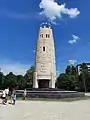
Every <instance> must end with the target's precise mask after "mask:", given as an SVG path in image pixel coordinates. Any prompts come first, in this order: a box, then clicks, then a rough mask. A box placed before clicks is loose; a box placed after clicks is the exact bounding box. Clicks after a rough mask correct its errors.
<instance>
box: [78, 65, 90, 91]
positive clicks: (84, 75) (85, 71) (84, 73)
mask: <svg viewBox="0 0 90 120" xmlns="http://www.w3.org/2000/svg"><path fill="white" fill-rule="evenodd" d="M88 76H89V73H88V67H87V64H86V63H82V64H81V75H80V77H81V79H82V82H83V85H84V90H85V92H86V91H87V84H86V83H87V77H88Z"/></svg>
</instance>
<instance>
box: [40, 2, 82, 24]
mask: <svg viewBox="0 0 90 120" xmlns="http://www.w3.org/2000/svg"><path fill="white" fill-rule="evenodd" d="M39 7H40V9H41V10H42V11H41V12H40V15H44V16H45V17H47V18H48V19H49V20H51V21H52V22H53V21H54V20H56V19H57V18H59V19H60V18H62V14H66V15H69V17H70V18H75V17H76V16H78V15H79V14H80V11H79V10H78V9H77V8H70V9H68V8H66V4H61V5H59V4H58V3H57V2H56V1H55V0H41V2H40V4H39Z"/></svg>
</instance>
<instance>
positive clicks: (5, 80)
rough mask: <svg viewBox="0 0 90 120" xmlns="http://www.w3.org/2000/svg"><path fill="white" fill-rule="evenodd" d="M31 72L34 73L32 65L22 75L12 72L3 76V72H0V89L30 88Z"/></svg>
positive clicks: (31, 81) (31, 82)
mask: <svg viewBox="0 0 90 120" xmlns="http://www.w3.org/2000/svg"><path fill="white" fill-rule="evenodd" d="M33 74H34V67H33V66H32V67H31V68H30V69H28V70H27V71H26V74H25V75H24V76H22V75H15V74H13V73H12V72H10V73H9V74H7V75H6V76H4V75H3V73H1V72H0V89H2V88H7V87H9V88H11V89H12V88H15V89H25V88H31V87H32V84H33Z"/></svg>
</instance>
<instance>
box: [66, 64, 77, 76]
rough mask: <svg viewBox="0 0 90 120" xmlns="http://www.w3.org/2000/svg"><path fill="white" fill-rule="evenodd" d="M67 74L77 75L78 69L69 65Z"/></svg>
mask: <svg viewBox="0 0 90 120" xmlns="http://www.w3.org/2000/svg"><path fill="white" fill-rule="evenodd" d="M65 72H66V74H67V75H76V67H74V66H73V65H68V66H67V68H66V70H65Z"/></svg>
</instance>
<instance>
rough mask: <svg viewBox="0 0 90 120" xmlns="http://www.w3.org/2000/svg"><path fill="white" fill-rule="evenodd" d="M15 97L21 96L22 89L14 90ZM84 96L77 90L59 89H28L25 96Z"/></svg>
mask: <svg viewBox="0 0 90 120" xmlns="http://www.w3.org/2000/svg"><path fill="white" fill-rule="evenodd" d="M16 94H17V97H23V91H22V90H16ZM75 97H85V93H83V92H77V91H63V90H60V89H40V88H39V89H30V90H27V98H52V99H53V98H54V99H59V98H75Z"/></svg>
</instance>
